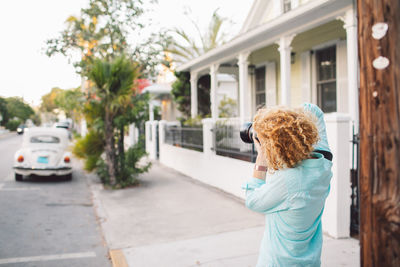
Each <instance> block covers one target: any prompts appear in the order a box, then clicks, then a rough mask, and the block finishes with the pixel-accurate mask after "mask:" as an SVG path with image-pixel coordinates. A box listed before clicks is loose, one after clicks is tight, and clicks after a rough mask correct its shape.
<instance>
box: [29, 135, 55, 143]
mask: <svg viewBox="0 0 400 267" xmlns="http://www.w3.org/2000/svg"><path fill="white" fill-rule="evenodd" d="M31 143H46V144H58V143H60V138H58V137H55V136H50V135H38V136H32V137H31Z"/></svg>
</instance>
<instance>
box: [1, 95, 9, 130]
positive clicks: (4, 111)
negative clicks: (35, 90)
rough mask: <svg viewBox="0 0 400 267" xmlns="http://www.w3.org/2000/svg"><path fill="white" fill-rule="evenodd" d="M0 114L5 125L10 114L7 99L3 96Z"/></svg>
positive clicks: (2, 123)
mask: <svg viewBox="0 0 400 267" xmlns="http://www.w3.org/2000/svg"><path fill="white" fill-rule="evenodd" d="M0 115H1V117H2V120H1V125H2V126H4V125H6V123H7V122H8V120H9V117H10V116H9V114H8V109H7V100H6V99H5V98H3V97H0Z"/></svg>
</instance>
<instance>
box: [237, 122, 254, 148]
mask: <svg viewBox="0 0 400 267" xmlns="http://www.w3.org/2000/svg"><path fill="white" fill-rule="evenodd" d="M240 139H242V141H243V142H245V143H248V144H252V143H254V140H253V123H251V122H246V123H244V124H243V126H242V128H241V129H240Z"/></svg>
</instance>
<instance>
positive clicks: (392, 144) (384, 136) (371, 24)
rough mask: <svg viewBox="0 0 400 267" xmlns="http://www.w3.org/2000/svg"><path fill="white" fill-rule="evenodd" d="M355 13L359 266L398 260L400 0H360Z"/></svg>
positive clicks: (397, 264)
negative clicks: (357, 69)
mask: <svg viewBox="0 0 400 267" xmlns="http://www.w3.org/2000/svg"><path fill="white" fill-rule="evenodd" d="M357 15H358V34H359V36H358V38H359V41H358V44H359V59H360V97H359V103H360V141H361V146H360V166H361V169H360V213H361V215H360V219H361V227H360V242H361V266H363V267H365V266H376V267H378V266H379V267H380V266H400V67H399V64H400V1H399V0H357ZM378 23H382V24H378ZM350 104H351V103H350Z"/></svg>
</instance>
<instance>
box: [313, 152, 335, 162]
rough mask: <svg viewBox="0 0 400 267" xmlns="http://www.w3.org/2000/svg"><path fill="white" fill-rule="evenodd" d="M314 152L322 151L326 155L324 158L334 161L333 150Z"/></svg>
mask: <svg viewBox="0 0 400 267" xmlns="http://www.w3.org/2000/svg"><path fill="white" fill-rule="evenodd" d="M314 152H317V153H320V154H322V155H323V156H324V158H326V159H327V160H329V161H332V158H333V154H332V153H331V152H329V151H325V150H314Z"/></svg>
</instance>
